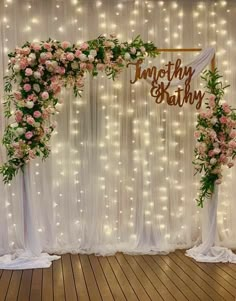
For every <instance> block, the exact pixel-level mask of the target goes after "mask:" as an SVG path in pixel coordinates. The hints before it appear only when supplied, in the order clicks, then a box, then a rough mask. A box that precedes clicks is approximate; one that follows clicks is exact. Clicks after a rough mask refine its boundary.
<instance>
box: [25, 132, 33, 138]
mask: <svg viewBox="0 0 236 301" xmlns="http://www.w3.org/2000/svg"><path fill="white" fill-rule="evenodd" d="M32 137H33V133H32V132H30V131H28V132H26V133H25V138H26V139H31V138H32Z"/></svg>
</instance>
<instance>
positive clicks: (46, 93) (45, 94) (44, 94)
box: [41, 91, 49, 100]
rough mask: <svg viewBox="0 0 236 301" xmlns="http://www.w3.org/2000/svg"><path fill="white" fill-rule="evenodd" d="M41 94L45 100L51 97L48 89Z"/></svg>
mask: <svg viewBox="0 0 236 301" xmlns="http://www.w3.org/2000/svg"><path fill="white" fill-rule="evenodd" d="M41 96H42V99H43V100H47V99H48V98H49V94H48V92H47V91H44V92H43V93H42V95H41Z"/></svg>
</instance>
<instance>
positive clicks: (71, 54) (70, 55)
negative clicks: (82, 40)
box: [66, 52, 75, 61]
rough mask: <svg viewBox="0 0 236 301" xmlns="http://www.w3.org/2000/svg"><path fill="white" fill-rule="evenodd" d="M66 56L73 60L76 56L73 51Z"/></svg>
mask: <svg viewBox="0 0 236 301" xmlns="http://www.w3.org/2000/svg"><path fill="white" fill-rule="evenodd" d="M66 58H67V60H68V61H73V59H74V58H75V56H74V54H73V53H72V52H69V53H67V54H66Z"/></svg>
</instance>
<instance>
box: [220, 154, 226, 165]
mask: <svg viewBox="0 0 236 301" xmlns="http://www.w3.org/2000/svg"><path fill="white" fill-rule="evenodd" d="M220 162H222V163H223V164H226V163H227V162H228V159H227V157H226V156H225V155H220Z"/></svg>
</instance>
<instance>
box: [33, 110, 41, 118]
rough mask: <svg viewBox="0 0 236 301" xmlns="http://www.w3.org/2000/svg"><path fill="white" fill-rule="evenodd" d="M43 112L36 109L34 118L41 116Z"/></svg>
mask: <svg viewBox="0 0 236 301" xmlns="http://www.w3.org/2000/svg"><path fill="white" fill-rule="evenodd" d="M41 115H42V114H41V112H40V111H34V114H33V116H34V118H39V117H41Z"/></svg>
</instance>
